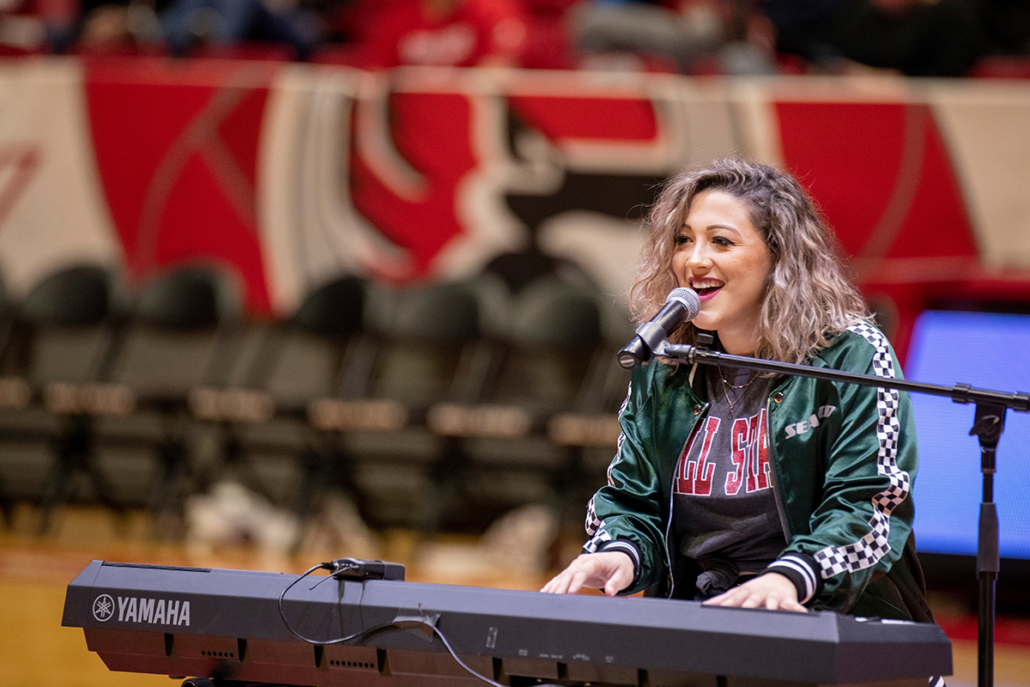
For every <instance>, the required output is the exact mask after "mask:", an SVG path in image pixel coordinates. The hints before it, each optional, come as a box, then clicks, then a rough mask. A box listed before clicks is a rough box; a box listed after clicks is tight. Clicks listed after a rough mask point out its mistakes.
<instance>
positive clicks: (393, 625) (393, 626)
mask: <svg viewBox="0 0 1030 687" xmlns="http://www.w3.org/2000/svg"><path fill="white" fill-rule="evenodd" d="M334 567H335V566H334V565H333V563H319V564H318V565H314V566H312V567H310V568H308V570H307V571H305V572H304V573H303V574H302V575H301V576H300V577H298V578H297V579H295V580H294V581H293V582H290V583H289V584H288V585H286V588H285V589H283V591H282V594H280V595H279V618H280V619H281V620H282V621H283V625H284V626H285V627H286V629H287V630H289V632H290V634H292V635H293V636H294V637H296V638H297V639H299V640H300V641H302V642H306V643H307V644H314V645H316V646H329V645H332V644H342V643H344V642H349V641H352V640H355V639H364V638H366V637H370V636H371V635H374V634H377V633H379V632H383V631H388V630H393V631H397V630H405V629H409V628H410V627H411V626H412V625H418V626H423V625H424V626H426V627H428V628H429V629H431V630H432V631H433V634H434V635H436V636H437V637H439V638H440V642H441V643H442V644H443V646H444V648H445V649H447V653H449V654H450V655H451V658H453V659H454V660H455V661H456V662H457V664H458V665H459V666H461V667H462V668H463V669H464V670H465V671H466V672H468V673H469V675H472V676H473V677H475V678H478V679H480V680H482V681H483V682H485V683H487V684H488V685H492V686H493V687H507V686H506V685H502V684H501V683H500V682H497V681H496V680H491V679H490V678H488V677H486V676H485V675H481V674H479V673H477V672H476V671H474V670H472V668H469V667H468V665H466V664H465V662H464V661H462V660H461V659H460V658H459V657H458V654H457V653H456V652H455V651H454V649H452V648H451V643H450V642H448V641H447V638H446V637H445V636H444V634H443V632H441V631H440V628H438V627H437V626H436V625H432V624H430V623H427V622H420V621H417V620H408V621H403V622H404V624H403V625H402V624H401V623H399V622H397V621H396V620H395V621H393V622H390V623H385V624H383V625H376V626H375V627H371V628H369V629H367V630H361V631H360V632H355V633H353V634H350V635H347V636H346V637H338V638H336V639H311V638H309V637H305V636H304V635H302V634H300V633H299V632H297V631H296V630H294V629H293V628H292V627H291V626H290V622H289V621H288V620H287V619H286V613H285V612H284V611H283V599H285V598H286V593H287V592H289V591H290V590H291V589H293V586H294V585H295V584H297V583H298V582H300V581H301V580H303V579H304V578H305V577H307V576H308V575H310V574H311V573H313V572H315V571H316V570H319V569H325V570H333V569H334ZM328 579H330V578H329V577H326V578H324V579H323V580H322V582H324V581H325V580H328ZM322 582H319V583H318V584H322ZM315 586H318V585H315ZM312 589H314V587H312ZM542 687H543V686H542Z"/></svg>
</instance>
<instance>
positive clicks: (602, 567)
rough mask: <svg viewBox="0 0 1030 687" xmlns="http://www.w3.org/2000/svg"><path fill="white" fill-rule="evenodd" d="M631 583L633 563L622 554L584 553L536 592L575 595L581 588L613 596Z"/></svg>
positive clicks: (607, 552) (608, 552) (605, 552)
mask: <svg viewBox="0 0 1030 687" xmlns="http://www.w3.org/2000/svg"><path fill="white" fill-rule="evenodd" d="M632 581H633V559H631V558H630V557H629V555H627V554H625V553H623V552H622V551H602V552H600V553H584V554H581V555H579V556H578V557H577V558H576V559H575V560H574V561H572V562H571V563H569V567H567V568H565V570H562V571H561V572H560V573H558V574H557V575H555V576H554V578H552V579H551V581H550V582H548V583H547V584H545V585H544V587H543V589H541V590H540V591H542V592H546V593H548V594H575V593H577V592H578V591H579V590H580V589H582V588H583V587H589V588H591V589H603V590H604V593H605V594H607V595H608V596H615V595H616V594H618V593H619V592H620V591H622V590H623V589H625V588H626V587H628V586H629V585H630V583H631V582H632Z"/></svg>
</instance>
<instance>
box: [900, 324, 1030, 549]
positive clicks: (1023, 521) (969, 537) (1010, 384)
mask: <svg viewBox="0 0 1030 687" xmlns="http://www.w3.org/2000/svg"><path fill="white" fill-rule="evenodd" d="M905 368H906V369H905V376H906V377H907V378H908V379H909V380H911V381H914V382H926V383H931V384H941V385H944V386H948V387H951V386H953V385H954V384H956V383H958V382H963V383H966V384H969V385H971V386H973V387H977V388H981V389H991V390H996V391H1005V392H1014V391H1025V392H1030V316H1028V315H1004V314H991V313H969V312H942V311H932V310H931V311H926V312H924V313H923V314H922V315H921V316H920V318H919V320H918V321H917V323H916V327H915V330H914V331H913V335H912V341H911V344H910V346H909V352H908V356H907V360H906V365H905ZM911 398H912V405H913V408H914V411H915V420H916V433H917V436H918V439H919V474H918V477H917V478H916V483H915V488H914V495H915V504H916V520H915V529H916V543H917V545H918V548H919V550H920V551H927V552H933V553H950V554H962V555H976V548H977V522H978V520H979V514H980V500H981V497H982V485H983V477H982V472H981V470H980V444H979V441H978V440H977V438H976V437H971V436H969V430H970V428H971V427H972V426H973V419H974V413H975V406H974V405H973V404H969V405H962V404H960V403H955V402H953V401H952V400H951V399H950V398H948V397H940V396H929V395H926V394H916V393H913V394H911ZM994 501H995V503H997V504H998V519H999V522H1000V526H999V531H1000V546H1001V555H1002V556H1003V557H1006V558H1030V414H1028V413H1017V412H1014V411H1012V410H1009V411H1008V412H1007V413H1006V415H1005V430H1004V432H1003V433H1002V435H1001V441H1000V442H999V444H998V452H997V474H996V475H995V479H994Z"/></svg>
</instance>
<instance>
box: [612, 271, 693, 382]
mask: <svg viewBox="0 0 1030 687" xmlns="http://www.w3.org/2000/svg"><path fill="white" fill-rule="evenodd" d="M700 310H701V298H700V297H699V296H698V295H697V291H694V290H693V289H688V288H687V287H685V286H680V287H679V288H675V289H673V290H672V291H670V292H669V295H668V297H667V298H666V299H665V305H663V306H662V309H661V310H659V311H658V314H657V315H655V316H654V317H652V318H651V319H650V320H648V321H647V322H645V323H644V324H642V325H640V326H639V327H637V335H636V336H634V337H633V340H632V341H630V342H629V343H628V344H626V346H625V347H624V348H623V349H622V350H621V351H619V354H618V361H619V366H620V367H622V368H624V369H626V370H632V369H633V368H634V367H636V366H637V365H639V364H640V363H646V362H647V361H648V360H650V359H651V354H652V353H653V352H654V350H655V349H656V348H658V346H659V345H660V344H661V343H662V342H664V341H665V340H666V339H668V338H669V334H671V333H673V332H674V331H676V330H677V329H679V327H680V325H682V324H683V323H684V322H690V321H691V320H692V319H694V318H695V317H697V313H698V312H699V311H700Z"/></svg>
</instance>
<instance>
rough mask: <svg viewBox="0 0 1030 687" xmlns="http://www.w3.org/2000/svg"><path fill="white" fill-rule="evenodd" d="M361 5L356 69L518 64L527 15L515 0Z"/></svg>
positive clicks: (388, 0) (395, 0)
mask: <svg viewBox="0 0 1030 687" xmlns="http://www.w3.org/2000/svg"><path fill="white" fill-rule="evenodd" d="M359 5H361V10H360V12H357V13H355V14H356V16H357V18H358V26H357V34H358V41H357V45H356V46H355V57H354V62H355V64H356V65H357V66H361V67H366V68H386V67H396V66H399V65H435V66H450V67H471V66H475V65H494V66H516V65H519V64H520V62H521V56H522V52H523V49H524V48H525V45H526V38H527V36H526V33H527V29H526V15H525V13H524V12H523V10H522V8H521V6H520V5H519V4H517V3H516V1H515V0H363V1H362V2H359Z"/></svg>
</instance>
